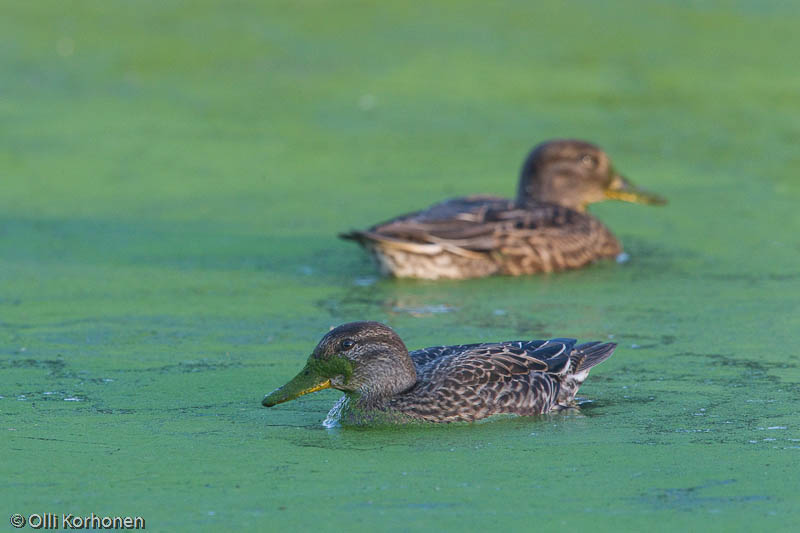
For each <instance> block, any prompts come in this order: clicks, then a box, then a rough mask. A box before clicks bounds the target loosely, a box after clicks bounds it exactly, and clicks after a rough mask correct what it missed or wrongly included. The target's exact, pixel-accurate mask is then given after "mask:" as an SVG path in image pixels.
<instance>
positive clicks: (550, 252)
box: [340, 140, 664, 279]
mask: <svg viewBox="0 0 800 533" xmlns="http://www.w3.org/2000/svg"><path fill="white" fill-rule="evenodd" d="M609 198H615V199H619V200H624V201H633V202H641V203H650V204H658V203H663V202H664V200H663V199H662V198H660V197H658V196H655V195H652V194H649V193H645V192H643V191H640V190H636V189H635V188H634V187H633V186H632V185H631V184H630V183H629V182H628V181H627V180H626V179H625V178H623V177H622V176H621V175H619V174H617V173H616V172H615V171H614V169H613V166H612V165H611V161H610V159H609V158H608V156H607V155H606V153H605V152H603V150H601V149H600V148H598V147H597V146H594V145H592V144H590V143H587V142H584V141H577V140H558V141H550V142H546V143H543V144H541V145H539V146H537V147H536V148H534V149H533V150H532V151H531V153H530V154H529V155H528V157H527V158H526V160H525V163H524V165H523V167H522V171H521V173H520V180H519V185H518V190H517V198H516V199H515V200H509V199H505V198H497V197H494V196H469V197H465V198H455V199H452V200H447V201H444V202H441V203H439V204H436V205H434V206H432V207H430V208H428V209H425V210H423V211H418V212H415V213H410V214H407V215H403V216H400V217H397V218H394V219H392V220H389V221H388V222H384V223H382V224H378V225H375V226H373V227H371V228H369V229H368V230H365V231H352V232H349V233H345V234H342V235H340V236H341V237H342V238H344V239H350V240H354V241H356V242H358V243H359V244H361V245H362V246H363V247H364V248H366V249H367V250H368V251H369V252H370V253H371V254H372V255H373V256H374V257H375V259H376V260H377V262H378V264H379V266H380V268H381V270H382V271H383V272H384V273H385V274H389V275H393V276H397V277H410V278H424V279H439V278H451V279H462V278H473V277H483V276H489V275H493V274H505V275H515V276H516V275H523V274H534V273H539V272H554V271H559V270H566V269H572V268H579V267H582V266H584V265H587V264H589V263H592V262H594V261H597V260H598V259H603V258H610V257H616V256H617V255H618V254H619V253H620V252H621V251H622V246H621V245H620V243H619V241H618V240H617V239H616V237H614V235H613V234H612V233H611V232H610V231H609V230H608V228H606V227H605V225H603V223H602V222H600V221H599V220H597V219H596V218H595V217H593V216H592V215H590V214H588V213H586V212H585V210H586V206H587V205H588V204H590V203H594V202H599V201H602V200H607V199H609Z"/></svg>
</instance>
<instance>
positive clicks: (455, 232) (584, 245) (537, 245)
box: [340, 196, 620, 273]
mask: <svg viewBox="0 0 800 533" xmlns="http://www.w3.org/2000/svg"><path fill="white" fill-rule="evenodd" d="M340 237H342V238H344V239H350V240H355V241H357V242H359V243H361V244H365V243H367V242H374V243H379V244H381V245H383V246H387V247H394V248H400V249H406V250H408V251H410V252H415V253H420V254H427V255H434V254H438V253H441V252H442V251H443V250H447V251H449V252H452V253H456V254H459V255H471V254H487V253H492V252H499V253H501V254H503V255H504V256H506V257H508V258H509V259H511V258H513V257H516V256H518V257H519V260H518V261H515V260H513V259H512V260H511V264H512V265H513V264H515V263H517V262H519V263H525V261H528V262H533V263H542V265H541V266H540V267H538V268H537V267H536V266H533V267H530V268H533V269H534V270H545V271H549V270H558V269H560V268H557V265H559V264H560V263H562V262H563V263H565V264H567V263H572V262H578V263H579V262H583V263H585V262H587V259H586V258H583V257H578V256H582V255H585V254H587V253H595V252H596V250H598V249H604V248H608V249H609V250H608V252H607V253H604V254H603V255H615V254H616V253H619V251H620V250H619V244H618V243H617V241H616V239H615V238H614V237H613V235H611V233H610V232H609V231H608V229H607V228H606V227H605V226H604V225H603V224H602V223H601V222H600V221H599V220H597V219H596V218H594V217H592V216H591V215H588V214H586V213H580V212H578V211H575V210H573V209H569V208H567V207H563V206H559V205H555V204H547V203H538V204H532V205H528V206H526V207H524V208H522V207H519V206H517V205H516V204H515V202H513V201H512V200H509V199H505V198H497V197H493V196H470V197H465V198H456V199H453V200H448V201H445V202H442V203H439V204H436V205H434V206H432V207H431V208H429V209H426V210H424V211H418V212H416V213H410V214H407V215H403V216H400V217H397V218H394V219H392V220H389V221H387V222H384V223H382V224H377V225H375V226H373V227H371V228H369V229H368V230H365V231H351V232H349V233H344V234H341V235H340ZM532 250H536V252H535V253H533V252H532ZM573 256H575V258H574V260H573ZM550 263H554V264H555V265H556V266H552V267H551V266H549V265H550ZM524 268H528V267H527V265H524V266H523V265H521V266H520V269H524ZM511 270H513V268H511ZM511 273H514V272H511Z"/></svg>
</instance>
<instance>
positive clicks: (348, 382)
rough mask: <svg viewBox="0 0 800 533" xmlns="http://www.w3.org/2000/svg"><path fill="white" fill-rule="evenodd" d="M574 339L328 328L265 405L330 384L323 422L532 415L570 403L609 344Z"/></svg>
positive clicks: (366, 326)
mask: <svg viewBox="0 0 800 533" xmlns="http://www.w3.org/2000/svg"><path fill="white" fill-rule="evenodd" d="M575 342H576V341H575V339H552V340H547V341H543V340H533V341H509V342H498V343H483V344H465V345H458V346H436V347H432V348H425V349H422V350H416V351H413V352H411V353H409V352H408V350H407V349H406V347H405V345H404V344H403V341H402V340H401V339H400V337H399V336H398V335H397V334H396V333H395V332H394V331H393V330H392V329H391V328H389V327H388V326H385V325H383V324H380V323H377V322H353V323H350V324H344V325H342V326H339V327H338V328H335V329H333V330H331V331H330V332H329V333H328V334H327V335H325V336H324V337H323V338H322V340H321V341H320V342H319V344H318V345H317V347H316V348H315V350H314V352H313V353H312V355H311V356H310V357H309V359H308V363H307V364H306V367H305V368H304V369H303V370H302V371H301V372H300V373H299V374H298V375H297V376H296V377H295V378H294V379H293V380H292V381H290V382H289V383H287V384H286V385H284V386H283V387H281V388H279V389H277V390H275V391H273V392H272V393H270V394H268V395H267V396H266V397H265V398H264V400H263V402H262V403H263V405H265V406H267V407H271V406H274V405H277V404H279V403H282V402H285V401H288V400H291V399H294V398H296V397H298V396H300V395H302V394H306V393H308V392H313V391H316V390H320V389H323V388H328V387H334V388H337V389H339V390H342V391H344V392H345V395H344V396H343V397H342V399H341V400H340V401H339V402H338V403H337V404H336V405H335V406H334V408H333V409H332V410H331V412H330V413H329V416H328V420H327V421H326V423H334V422H336V421H339V420H341V421H342V422H344V423H351V424H370V423H383V422H389V423H406V422H414V421H426V422H456V421H467V422H472V421H475V420H480V419H482V418H486V417H488V416H491V415H496V414H504V413H505V414H516V415H536V414H542V413H547V412H549V411H552V410H558V409H562V408H565V407H569V406H571V404H572V403H573V400H574V398H575V394H576V393H577V391H578V388H579V387H580V386H581V384H582V383H583V381H584V380H585V379H586V377H587V376H588V374H589V369H590V368H592V367H593V366H595V365H597V364H599V363H601V362H603V361H604V360H606V359H607V358H608V357H610V356H611V354H612V352H613V351H614V348H615V347H616V345H615V344H613V343H606V344H601V343H599V342H590V343H586V344H580V345H577V346H576V344H575Z"/></svg>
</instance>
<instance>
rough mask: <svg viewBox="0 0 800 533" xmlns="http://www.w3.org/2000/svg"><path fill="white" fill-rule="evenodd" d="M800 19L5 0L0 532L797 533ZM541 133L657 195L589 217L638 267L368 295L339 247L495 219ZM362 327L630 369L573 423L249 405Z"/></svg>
mask: <svg viewBox="0 0 800 533" xmlns="http://www.w3.org/2000/svg"><path fill="white" fill-rule="evenodd" d="M798 24H800V13H798V11H797V9H796V5H794V4H793V3H792V2H779V1H744V0H741V1H734V0H731V1H702V2H701V1H698V2H688V1H686V2H677V1H676V2H651V3H647V4H642V3H640V2H633V1H631V2H626V1H618V2H612V3H596V2H590V1H586V2H569V3H562V2H539V3H536V5H533V3H529V2H504V3H502V4H492V5H491V6H488V5H486V4H485V3H483V2H471V3H465V2H444V3H436V4H435V5H432V4H431V3H428V2H414V3H403V4H402V5H392V6H390V5H383V6H380V7H376V6H374V5H370V4H369V3H361V2H346V3H340V2H337V3H334V2H299V3H298V2H285V3H284V2H269V3H257V2H252V3H241V2H240V3H212V2H193V3H178V2H166V3H165V2H136V3H130V2H107V1H97V2H80V3H70V4H65V3H61V2H4V3H3V16H2V17H0V30H1V31H0V72H2V75H0V185H1V186H0V457H2V459H1V460H0V468H1V469H0V473H1V474H2V476H1V477H0V502H2V505H0V508H2V511H3V513H5V516H4V517H0V519H2V520H3V521H4V522H3V523H5V524H8V523H7V522H5V520H7V518H6V517H9V516H10V515H12V514H13V513H20V514H22V515H24V516H25V517H29V515H31V514H36V513H38V514H43V513H48V512H49V513H56V514H58V515H59V517H60V516H61V515H62V514H68V513H73V514H75V515H88V514H89V513H95V514H96V515H101V516H141V517H143V518H144V519H145V520H146V527H147V529H148V530H153V531H179V530H185V531H190V530H191V531H198V530H205V531H221V530H244V529H245V528H247V529H260V530H287V529H289V528H291V529H293V530H308V529H311V528H314V529H320V530H352V531H367V530H396V531H404V530H421V529H423V528H426V529H433V528H436V529H442V530H447V529H452V530H456V529H458V530H476V529H488V528H492V529H497V528H498V527H499V528H501V529H503V530H515V531H520V530H533V529H536V530H545V531H547V530H558V529H562V528H570V529H573V530H576V529H584V530H592V531H603V530H642V529H645V528H647V529H648V530H655V531H667V530H695V531H701V530H717V531H732V530H741V531H752V530H778V531H780V530H784V531H788V530H791V529H792V528H793V527H796V524H797V523H798V521H800V496H798V495H799V494H800V466H798V465H800V414H798V402H799V401H800V384H799V383H800V370H799V369H798V350H797V338H798V337H797V335H798V331H800V268H799V265H800V237H798V235H800V232H799V231H798V228H800V210H798V205H800V180H798V177H797V172H798V167H799V166H800V159H799V158H798V156H797V146H798V142H800V125H799V124H800V123H799V122H798V117H800V74H798V70H797V68H795V66H796V64H797V52H796V51H797V50H798V49H800V38H798V34H797V29H796V28H797V26H798ZM552 137H578V138H586V139H589V140H592V141H594V142H597V143H598V144H600V145H601V146H603V147H604V148H606V149H607V150H608V152H609V153H610V155H611V157H612V158H613V159H614V161H615V163H616V165H617V167H618V168H619V169H620V170H621V171H622V172H624V173H625V174H626V175H628V176H629V177H630V178H631V179H632V180H634V181H635V182H637V183H639V184H640V185H642V186H645V187H647V188H649V189H651V190H653V191H657V192H660V193H662V194H664V195H666V196H668V197H669V199H670V204H669V205H668V206H666V207H664V208H649V207H643V206H635V205H629V204H620V203H607V204H603V205H598V206H595V207H593V209H592V211H593V212H594V213H595V214H597V215H598V216H599V217H600V218H601V219H602V220H604V221H605V222H607V224H608V225H609V226H610V227H611V228H612V229H613V230H614V231H615V232H616V233H617V234H618V236H619V237H620V238H621V240H622V241H623V243H624V244H625V246H626V251H627V252H628V253H629V255H630V260H629V261H628V262H627V263H623V264H615V263H604V264H598V265H596V266H594V267H592V268H589V269H586V270H582V271H578V272H570V273H565V274H559V275H552V276H540V277H532V278H525V279H512V278H494V279H485V280H476V281H465V282H445V283H429V282H410V281H393V280H381V279H378V278H377V277H376V272H375V270H374V268H373V266H372V265H371V264H370V262H369V260H368V259H367V258H366V257H365V255H364V254H363V253H362V252H361V251H360V250H359V249H357V248H356V247H355V246H354V245H352V244H351V243H346V242H341V241H338V240H337V239H336V238H335V234H336V233H337V232H338V231H343V230H347V229H351V228H354V227H363V226H365V225H367V224H370V223H372V222H376V221H379V220H382V219H385V218H387V217H389V216H391V215H394V214H398V213H401V212H404V211H408V210H412V209H414V208H418V207H423V206H424V205H427V204H429V203H432V202H434V201H437V200H440V199H442V198H445V197H448V196H453V195H459V194H467V193H477V192H485V193H494V194H505V195H511V194H513V191H514V190H515V185H516V173H517V170H518V168H519V165H520V163H521V160H522V158H523V156H524V155H525V153H526V152H527V151H528V149H529V148H530V147H531V146H532V145H534V144H536V143H537V142H539V141H541V140H544V139H548V138H552ZM363 319H371V320H380V321H383V322H386V323H387V324H389V325H391V326H392V327H394V328H395V329H396V330H397V331H398V332H399V333H400V335H401V336H402V337H403V338H404V339H405V340H406V342H407V344H408V345H409V347H410V348H419V347H424V346H430V345H436V344H444V343H467V342H480V341H494V340H508V339H527V338H544V337H551V336H574V337H577V338H579V339H581V340H606V339H613V340H614V341H615V342H618V343H619V348H618V349H617V351H616V353H615V354H614V356H613V357H612V358H611V359H610V360H608V361H607V362H605V363H604V364H603V365H601V366H599V367H597V369H595V370H594V371H593V373H592V375H591V376H590V378H589V380H588V381H587V382H586V384H585V386H584V387H583V389H582V390H581V396H582V397H584V398H586V399H587V400H591V402H589V403H586V404H584V407H583V409H582V412H581V413H579V414H575V413H573V414H567V415H552V416H544V417H540V418H512V419H504V420H498V421H493V422H488V423H480V424H473V425H454V426H442V427H430V428H419V427H413V428H396V429H385V428H383V429H349V428H334V429H325V428H323V427H322V425H321V422H322V420H323V419H324V418H325V415H326V413H327V411H328V409H329V408H330V406H331V405H332V404H333V403H334V401H335V400H336V398H337V396H338V394H337V393H336V392H335V391H324V392H320V393H317V394H314V395H310V396H305V397H303V398H300V399H299V400H297V401H294V402H292V403H289V404H285V405H281V406H278V407H276V408H273V409H269V410H267V409H264V408H262V407H261V406H260V400H261V398H262V396H263V394H264V393H266V392H269V391H271V390H272V389H273V388H275V387H277V386H279V385H281V384H283V383H284V382H285V381H287V380H288V379H289V378H291V377H292V376H293V375H294V374H295V373H296V372H297V370H299V368H300V367H301V366H302V364H303V362H304V360H305V358H306V357H307V356H308V354H309V353H310V351H311V350H312V349H313V347H314V345H315V343H316V342H317V340H318V339H319V337H320V336H321V335H322V334H324V333H325V332H326V331H327V330H328V328H329V327H331V326H334V325H338V324H340V323H343V322H347V321H351V320H363ZM6 527H7V528H8V529H11V526H10V525H9V526H6ZM4 530H5V529H4Z"/></svg>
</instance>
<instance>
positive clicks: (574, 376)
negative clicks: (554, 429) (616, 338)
mask: <svg viewBox="0 0 800 533" xmlns="http://www.w3.org/2000/svg"><path fill="white" fill-rule="evenodd" d="M616 347H617V345H616V344H615V343H613V342H607V343H600V342H587V343H586V344H579V345H578V346H576V347H575V349H574V350H572V353H571V354H570V356H569V359H570V360H569V370H568V371H567V374H566V375H565V376H564V377H563V378H562V379H561V382H560V385H561V388H560V389H559V392H558V397H557V399H556V403H557V404H558V405H561V406H563V407H568V406H570V405H572V403H573V402H574V400H575V394H577V392H578V389H579V388H580V386H581V385H583V382H584V381H585V380H586V378H587V377H589V370H590V369H591V368H592V367H594V366H596V365H599V364H600V363H602V362H603V361H605V360H606V359H608V358H609V357H611V354H612V353H614V349H615V348H616Z"/></svg>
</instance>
